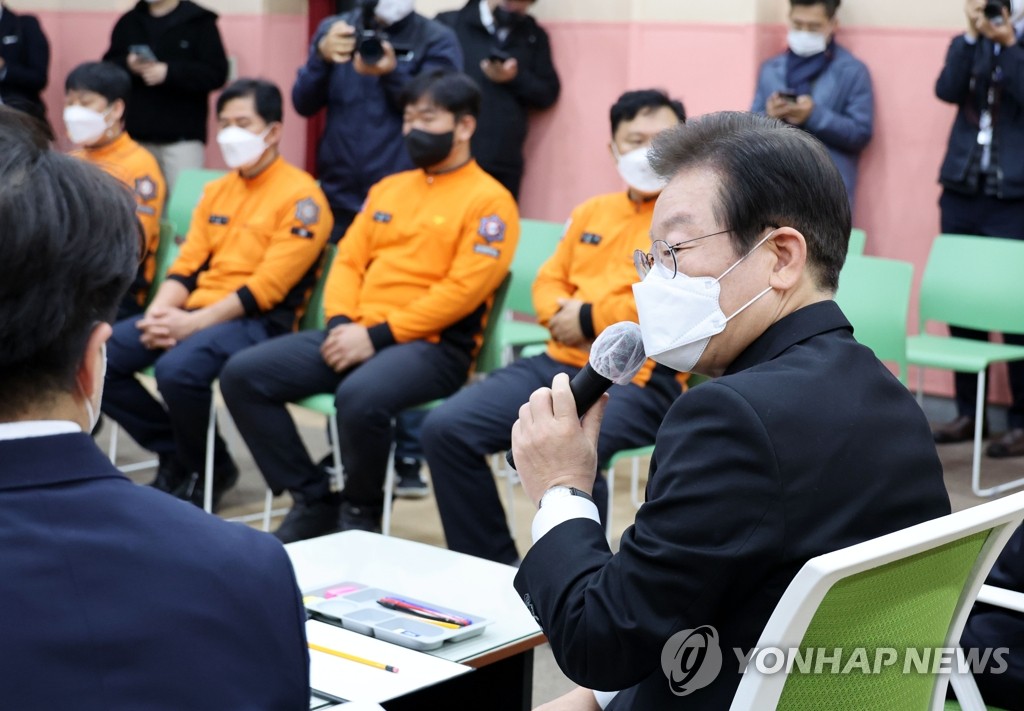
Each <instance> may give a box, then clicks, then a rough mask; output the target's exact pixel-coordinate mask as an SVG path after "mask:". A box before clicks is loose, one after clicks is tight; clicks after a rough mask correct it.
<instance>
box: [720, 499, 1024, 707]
mask: <svg viewBox="0 0 1024 711" xmlns="http://www.w3.org/2000/svg"><path fill="white" fill-rule="evenodd" d="M1022 518H1024V493H1018V494H1014V495H1013V496H1008V497H1006V498H1004V499H999V500H997V501H992V502H989V503H985V504H981V505H979V506H975V507H974V508H970V509H966V510H964V511H959V512H957V513H954V514H951V515H949V516H943V517H941V518H937V519H934V520H932V521H926V522H925V523H920V524H918V525H916V526H911V527H910V528H906V529H903V530H902V531H896V532H894V533H890V534H888V535H885V536H880V537H879V538H875V539H873V540H870V541H865V542H863V543H859V544H857V545H853V546H850V547H848V548H843V549H841V550H838V551H834V552H832V553H826V554H825V555H821V556H818V557H817V558H812V559H811V560H809V561H807V563H806V564H805V565H804V566H803V568H801V569H800V572H799V573H797V575H796V577H795V578H793V581H792V582H791V583H790V584H789V587H788V588H787V589H786V592H785V593H784V594H783V596H782V599H781V600H780V601H779V604H778V605H777V606H776V608H775V611H774V612H773V613H772V616H771V618H770V619H769V620H768V624H767V625H765V628H764V631H763V632H762V634H761V639H760V640H759V641H758V645H757V646H758V648H759V649H768V648H779V649H782V650H788V649H799V650H801V655H800V656H801V657H802V659H798V658H797V657H793V659H795V660H796V661H795V663H793V664H792V667H791V668H789V670H788V671H787V670H786V669H787V667H786V666H783V668H782V670H780V671H778V672H777V673H764V672H763V671H762V670H759V669H758V667H757V665H756V664H751V665H750V666H748V667H747V669H746V673H745V674H744V675H743V679H742V681H741V682H740V686H739V688H738V689H737V692H736V696H735V698H734V699H733V703H732V706H731V709H732V711H746V710H747V709H750V710H751V711H753V710H754V709H774V708H778V709H781V710H785V711H804V710H806V711H811V710H812V709H813V710H817V709H823V708H829V709H851V711H852V710H853V709H870V708H895V709H932V710H933V711H934V710H936V709H941V708H942V705H943V702H944V699H945V695H946V684H947V681H948V675H945V674H936V673H933V672H932V668H933V667H932V662H933V657H934V654H935V653H936V652H937V650H941V649H952V648H955V647H957V646H958V645H959V640H960V633H961V632H962V631H963V627H964V623H965V622H966V621H967V615H968V613H969V612H970V610H971V606H972V605H973V603H974V600H975V598H976V597H977V594H978V590H979V588H980V587H981V584H982V583H983V582H984V579H985V576H986V575H988V572H989V569H990V568H991V567H992V565H993V563H995V559H996V557H997V556H998V555H999V552H1000V551H1001V550H1002V548H1003V546H1004V545H1005V544H1006V541H1007V540H1008V539H1009V537H1010V535H1011V534H1012V533H1013V531H1014V529H1015V528H1016V527H1017V525H1018V524H1019V523H1020V521H1021V519H1022ZM837 648H838V649H840V650H842V652H841V655H840V661H839V663H838V664H836V665H833V664H831V663H829V662H827V661H826V662H825V663H824V664H823V665H822V666H821V667H819V670H818V672H817V673H816V672H815V669H814V665H815V664H818V663H819V662H821V661H822V656H821V654H820V652H821V651H825V652H826V653H829V654H832V653H834V651H835V650H836V649H837ZM857 649H864V650H865V652H866V657H865V658H866V660H867V661H866V664H867V665H868V668H869V671H868V673H864V671H863V666H855V667H853V669H852V671H850V670H848V671H847V673H841V670H842V669H843V668H846V665H847V664H849V662H850V661H851V660H853V659H855V658H856V657H855V655H856V650H857ZM880 649H881V650H882V652H881V657H880V656H879V652H878V650H880ZM813 650H816V651H814V652H813V653H814V654H817V656H812V651H813ZM886 650H893V651H894V652H895V654H896V659H895V660H890V659H889V656H888V652H887V651H886ZM907 650H912V653H911V654H908V653H907ZM914 650H916V651H914ZM925 654H928V655H929V656H928V662H927V664H926V669H927V671H924V672H923V673H913V672H915V671H917V670H918V669H920V668H921V667H920V665H919V662H920V661H921V659H923V657H924V655H925ZM880 658H881V659H882V660H883V661H882V662H881V663H879V661H878V660H879V659H880ZM809 659H813V660H814V662H813V663H812V664H810V665H806V663H807V660H809ZM886 660H888V661H886ZM953 663H954V665H955V664H956V662H955V661H954V662H953ZM766 664H768V662H767V661H766ZM801 664H804V665H805V666H801ZM908 665H909V666H908ZM765 668H766V669H769V668H771V666H766V667H765ZM836 668H838V670H839V673H830V671H832V670H833V669H836ZM907 668H909V669H910V670H911V672H912V673H904V670H905V669H907Z"/></svg>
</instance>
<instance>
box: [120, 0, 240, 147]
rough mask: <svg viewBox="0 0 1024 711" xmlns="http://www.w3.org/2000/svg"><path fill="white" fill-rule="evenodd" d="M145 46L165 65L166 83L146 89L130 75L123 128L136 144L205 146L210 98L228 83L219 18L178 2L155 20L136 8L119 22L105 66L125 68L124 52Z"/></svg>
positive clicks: (146, 8) (141, 7)
mask: <svg viewBox="0 0 1024 711" xmlns="http://www.w3.org/2000/svg"><path fill="white" fill-rule="evenodd" d="M136 44H146V45H149V47H150V49H152V50H153V53H154V54H155V55H156V58H157V59H158V60H160V61H161V62H166V63H167V79H166V80H165V81H164V82H163V83H162V84H158V85H156V86H146V83H145V82H144V81H142V77H140V76H137V75H135V74H132V75H131V76H132V93H131V97H130V98H129V100H128V108H127V113H126V115H125V127H126V128H127V130H128V133H129V135H131V137H132V138H134V139H135V140H136V141H143V142H149V143H176V142H177V141H203V142H204V143H205V142H206V122H207V118H208V116H209V110H208V103H209V96H210V92H211V91H213V90H215V89H219V88H220V87H222V86H223V85H224V82H225V81H227V78H228V59H227V56H226V55H225V54H224V44H223V43H222V42H221V38H220V32H219V31H218V30H217V15H216V14H214V13H213V12H211V11H210V10H207V9H206V8H203V7H200V6H199V5H196V4H195V3H193V2H190V1H189V0H182V2H181V4H179V5H178V7H176V8H175V9H174V11H173V12H171V13H170V14H168V15H165V16H164V17H159V18H155V17H152V16H151V15H150V14H149V6H148V5H147V4H146V3H145V2H143V1H142V0H140V2H139V3H138V4H137V5H136V6H135V7H133V8H132V9H131V10H129V11H128V12H126V13H125V14H124V15H122V16H121V19H119V20H118V21H117V24H116V25H114V32H113V34H112V35H111V37H110V49H108V50H107V53H106V54H104V55H103V59H104V60H105V61H108V62H114V63H115V64H119V65H121V66H122V67H124V68H125V69H127V68H128V64H127V61H128V48H129V47H131V46H132V45H136Z"/></svg>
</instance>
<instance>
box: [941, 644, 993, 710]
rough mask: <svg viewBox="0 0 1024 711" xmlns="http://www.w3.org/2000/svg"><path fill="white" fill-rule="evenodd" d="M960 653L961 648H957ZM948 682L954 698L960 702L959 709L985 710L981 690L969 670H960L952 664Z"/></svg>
mask: <svg viewBox="0 0 1024 711" xmlns="http://www.w3.org/2000/svg"><path fill="white" fill-rule="evenodd" d="M957 651H958V652H960V653H962V650H957ZM949 684H950V686H952V687H953V693H955V694H956V700H957V702H958V703H959V704H960V709H961V711H986V709H987V708H988V707H987V706H985V702H984V700H982V698H981V691H980V690H979V689H978V682H976V681H975V680H974V676H972V675H971V673H970V672H968V671H965V672H961V671H960V670H959V669H958V668H957V666H956V665H955V664H954V665H953V669H952V671H951V672H950V674H949Z"/></svg>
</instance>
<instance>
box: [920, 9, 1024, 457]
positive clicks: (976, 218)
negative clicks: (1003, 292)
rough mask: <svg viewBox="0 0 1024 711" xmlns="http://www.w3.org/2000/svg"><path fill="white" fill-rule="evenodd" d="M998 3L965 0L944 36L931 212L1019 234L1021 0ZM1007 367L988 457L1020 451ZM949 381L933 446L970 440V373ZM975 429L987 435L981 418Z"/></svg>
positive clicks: (1021, 388)
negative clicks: (940, 133)
mask: <svg viewBox="0 0 1024 711" xmlns="http://www.w3.org/2000/svg"><path fill="white" fill-rule="evenodd" d="M1001 4H1002V8H1001V11H1002V14H1001V15H1000V16H999V17H994V18H991V19H990V18H988V17H986V15H985V3H984V2H981V1H980V0H968V2H966V3H965V5H964V10H965V13H966V15H967V31H966V32H965V33H964V34H962V35H958V36H957V37H954V38H953V40H952V42H950V45H949V51H948V52H947V53H946V63H945V65H944V66H943V67H942V72H941V73H940V74H939V78H938V79H937V80H936V82H935V95H936V96H937V97H938V98H939V99H940V100H942V101H944V102H946V103H949V104H954V105H955V106H956V107H957V113H956V118H955V119H954V121H953V126H952V129H951V131H950V134H949V143H948V146H947V148H946V156H945V158H944V159H943V161H942V168H941V169H940V172H939V182H940V183H941V184H942V196H941V197H940V198H939V211H940V218H941V228H942V232H943V233H946V234H961V235H978V236H981V237H1000V238H1003V239H1013V240H1024V163H1022V162H1021V160H1020V156H1021V151H1024V114H1022V111H1024V72H1021V71H1019V67H1021V66H1022V64H1021V63H1022V62H1024V44H1022V43H1024V2H1021V1H1020V0H1014V1H1013V2H1012V3H1011V2H1009V0H1007V1H1006V2H1003V3H1001ZM949 330H950V334H951V335H952V336H953V337H955V338H970V339H973V340H979V341H985V340H988V333H986V332H985V331H978V330H975V329H970V328H962V327H960V326H955V325H952V326H950V329H949ZM1003 341H1004V342H1005V343H1009V344H1012V345H1018V346H1019V345H1024V335H1021V334H1019V333H1006V334H1003ZM1007 372H1008V373H1009V376H1010V395H1011V403H1010V408H1009V411H1008V412H1007V418H1006V419H1007V424H1008V425H1009V427H1008V429H1007V431H1006V432H1005V433H1003V434H1001V435H1000V436H998V437H997V438H995V439H994V440H993V441H991V442H989V444H988V446H987V447H986V448H985V454H986V455H987V456H989V457H996V458H1005V457H1021V456H1024V363H1021V362H1020V361H1012V362H1010V363H1007ZM990 381H991V379H989V378H986V380H985V386H986V388H987V387H988V385H989V383H990ZM953 382H954V388H955V390H954V392H955V397H956V408H957V416H956V418H954V419H953V420H951V421H950V422H944V423H937V424H936V425H935V426H934V428H933V432H934V435H935V441H936V442H937V443H939V444H948V443H952V442H966V441H970V440H972V439H974V430H975V410H976V407H977V395H978V375H977V373H956V374H955V375H954V380H953ZM986 399H987V393H986ZM982 431H983V432H984V433H985V436H987V435H988V427H987V423H986V422H985V421H984V419H983V421H982Z"/></svg>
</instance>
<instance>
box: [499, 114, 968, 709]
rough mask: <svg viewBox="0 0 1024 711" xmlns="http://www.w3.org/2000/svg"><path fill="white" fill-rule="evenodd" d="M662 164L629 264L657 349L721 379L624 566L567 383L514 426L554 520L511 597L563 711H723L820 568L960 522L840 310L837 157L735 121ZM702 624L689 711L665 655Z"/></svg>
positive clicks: (650, 500) (669, 153)
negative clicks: (748, 658)
mask: <svg viewBox="0 0 1024 711" xmlns="http://www.w3.org/2000/svg"><path fill="white" fill-rule="evenodd" d="M651 155H652V156H653V164H654V167H655V169H656V170H657V172H658V173H660V174H661V175H662V176H664V177H667V178H670V179H671V182H670V183H669V185H668V187H667V188H665V190H664V192H662V193H661V196H660V197H659V199H658V203H657V205H656V207H655V211H654V218H653V223H652V232H651V234H652V239H653V240H654V242H653V243H652V247H651V253H650V254H643V253H639V254H638V255H637V258H636V263H637V268H638V271H639V272H641V275H642V276H644V279H643V281H642V282H641V283H640V284H637V285H635V286H634V295H635V296H636V300H637V310H638V313H639V316H640V328H641V330H642V332H643V339H644V346H645V350H646V351H647V354H648V355H649V356H651V357H652V358H653V359H654V360H655V361H656V362H659V363H661V364H663V365H667V366H669V367H672V368H675V369H676V370H680V371H685V370H693V371H695V372H698V373H703V374H706V375H709V376H713V377H714V378H715V379H714V380H712V381H709V382H707V383H705V384H702V385H700V386H698V387H696V388H694V389H692V390H691V391H690V392H688V393H687V394H685V395H683V396H682V397H681V398H679V399H678V400H677V401H676V403H675V404H674V405H673V406H672V408H671V409H670V410H669V412H668V415H667V416H666V418H665V421H664V422H663V424H662V426H661V429H660V430H659V432H658V436H657V440H656V444H655V452H654V455H653V457H652V461H651V471H650V477H649V483H648V487H647V502H646V503H645V504H644V505H643V506H642V507H641V508H640V510H639V511H638V512H637V516H636V522H635V524H634V525H633V526H632V527H630V528H629V529H627V531H626V532H625V533H624V534H623V536H622V541H621V545H620V549H619V552H618V553H617V554H615V555H612V553H611V551H610V550H609V549H608V545H607V543H606V541H605V538H604V533H603V531H602V529H601V526H600V525H599V524H598V523H597V521H598V516H597V510H596V507H594V506H593V505H592V504H591V503H590V502H588V501H587V496H588V492H589V491H590V489H591V486H592V485H593V481H594V468H595V463H594V457H595V454H594V452H595V449H594V443H595V442H596V439H597V434H598V430H599V427H600V420H601V415H602V412H603V406H602V405H601V404H599V405H598V406H596V407H595V408H593V409H592V410H591V411H590V412H588V413H587V415H586V417H585V418H584V419H583V422H582V424H581V423H580V422H579V421H578V419H577V417H576V415H575V403H574V402H573V398H572V393H571V391H570V390H569V383H568V378H566V377H565V376H558V377H556V378H555V380H554V383H553V385H552V388H551V389H546V388H545V389H541V390H538V391H536V392H535V393H534V394H533V395H532V396H531V398H530V402H529V403H527V404H526V405H524V406H523V408H522V409H521V411H520V419H519V421H518V422H517V423H516V425H515V426H514V427H513V430H512V446H513V451H514V453H515V460H516V463H517V464H518V465H519V474H520V476H521V477H522V480H523V485H524V488H525V490H526V492H527V493H528V494H529V496H530V497H531V498H532V499H533V500H534V501H537V502H540V505H541V508H540V510H539V511H538V514H537V516H536V518H535V519H534V524H533V536H534V546H533V548H532V549H531V550H530V552H529V553H528V554H527V556H526V558H525V559H524V560H523V563H522V567H521V568H520V570H519V574H518V575H517V576H516V581H515V585H516V589H517V590H518V591H519V592H520V594H521V595H522V596H523V600H524V601H525V602H526V604H527V606H528V607H529V608H530V610H531V611H532V612H533V614H534V615H535V616H536V617H537V619H538V620H539V621H540V624H541V625H542V626H543V628H544V632H545V633H546V634H547V636H548V639H549V640H550V641H551V648H552V651H553V652H554V655H555V658H556V659H557V660H558V663H559V665H560V666H561V668H562V670H563V671H564V672H565V673H566V674H567V675H568V676H569V677H570V678H571V679H572V680H573V681H575V682H577V683H579V684H581V685H582V687H586V688H581V689H577V690H576V691H574V692H572V693H571V694H570V695H569V696H568V697H564V698H563V699H561V700H560V701H559V703H560V704H562V705H561V706H560V708H580V709H593V708H597V703H598V702H597V701H596V698H595V695H594V693H592V692H590V691H589V690H588V689H601V690H605V691H609V692H610V691H615V690H622V691H619V692H618V694H617V695H616V696H615V697H614V698H613V700H612V701H611V703H610V704H609V705H608V708H609V709H633V708H636V709H655V708H656V709H666V708H687V709H692V708H701V709H703V708H707V709H723V708H728V706H729V703H730V701H731V699H732V697H733V695H734V693H735V690H736V687H737V685H738V684H739V681H740V675H739V673H738V672H739V662H738V660H737V659H736V656H735V654H734V652H733V649H734V648H737V647H738V648H742V649H743V650H749V649H750V648H752V647H754V646H755V645H756V643H757V640H758V638H759V636H760V633H761V631H762V629H763V628H764V625H765V623H766V621H767V620H768V618H769V616H770V615H771V613H772V610H773V609H774V607H775V605H776V603H777V602H778V600H779V598H780V597H781V596H782V593H783V592H784V591H785V589H786V587H787V585H788V584H789V582H790V581H791V580H792V578H793V576H794V575H795V574H796V572H797V571H798V570H799V569H800V567H801V566H802V565H803V564H804V563H805V562H806V561H807V560H808V559H809V558H812V557H814V556H817V555H820V554H822V553H826V552H828V551H833V550H836V549H838V548H842V547H844V546H848V545H851V544H854V543H858V542H860V541H864V540H866V539H870V538H874V537H876V536H880V535H882V534H885V533H889V532H891V531H895V530H898V529H901V528H904V527H906V526H910V525H912V524H916V523H919V522H921V521H925V520H928V519H932V518H935V517H938V516H942V515H944V514H947V513H949V499H948V497H947V495H946V490H945V487H944V485H943V480H942V467H941V465H940V463H939V460H938V457H937V456H936V453H935V446H934V444H933V442H932V438H931V434H930V431H929V428H928V423H927V422H926V420H925V417H924V414H923V413H922V412H921V410H920V408H919V407H918V406H917V403H915V402H914V399H913V397H911V396H910V394H909V393H908V392H907V390H906V388H904V387H903V386H902V385H901V384H900V383H899V382H898V381H897V380H896V379H895V378H894V377H893V376H892V375H891V374H890V373H889V372H888V370H886V369H885V367H884V366H883V365H882V364H881V363H879V362H878V360H877V359H876V358H875V357H874V355H873V354H872V353H871V351H870V350H869V349H867V348H865V347H864V346H861V345H859V344H858V343H857V342H856V341H855V340H854V338H853V335H852V328H851V327H850V324H849V322H848V321H847V320H846V318H845V317H844V316H843V314H842V312H841V311H840V310H839V307H838V306H836V304H835V302H834V301H832V296H833V294H834V293H835V291H836V287H837V286H838V280H839V271H840V269H841V267H842V265H843V261H844V259H845V256H846V247H847V240H848V235H849V232H850V208H849V201H848V200H847V197H846V190H845V188H844V187H843V181H842V178H841V177H840V175H839V171H838V170H837V169H836V167H835V165H834V164H833V163H832V161H831V160H830V159H829V157H828V153H827V151H826V149H825V147H824V146H823V145H822V144H821V143H820V142H819V141H818V140H817V139H816V138H814V137H812V136H811V135H810V134H808V133H806V132H803V131H800V130H798V129H795V128H792V127H788V126H786V125H785V124H783V123H781V122H779V121H777V120H775V119H769V118H766V117H763V116H755V115H753V114H740V113H722V114H712V115H709V116H707V117H705V118H703V119H700V120H698V121H694V122H693V123H687V124H686V125H684V126H680V127H679V128H676V129H672V130H670V131H667V132H665V133H664V134H662V135H661V136H659V137H658V138H657V139H655V143H654V147H653V149H652V154H651ZM652 255H653V256H652ZM703 625H710V626H712V627H714V628H715V629H716V630H717V635H718V638H719V645H720V648H721V650H722V661H723V664H722V669H721V672H720V673H719V674H718V675H717V677H715V678H714V681H710V680H709V679H708V680H705V681H708V685H707V686H705V687H703V688H699V689H696V690H692V689H691V691H692V693H691V694H690V695H688V696H685V697H680V696H677V695H675V693H674V692H673V690H672V689H671V688H670V685H669V679H668V678H667V676H666V673H665V672H663V668H662V658H663V650H664V651H666V652H668V653H669V654H671V653H673V652H675V651H678V650H672V649H671V648H668V649H666V647H667V646H668V645H667V644H666V642H667V641H668V640H669V638H670V637H672V636H673V635H675V634H676V633H679V632H682V631H684V630H694V629H696V628H698V627H701V626H703ZM897 641H898V640H893V642H894V644H895V643H896V642H897Z"/></svg>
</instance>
